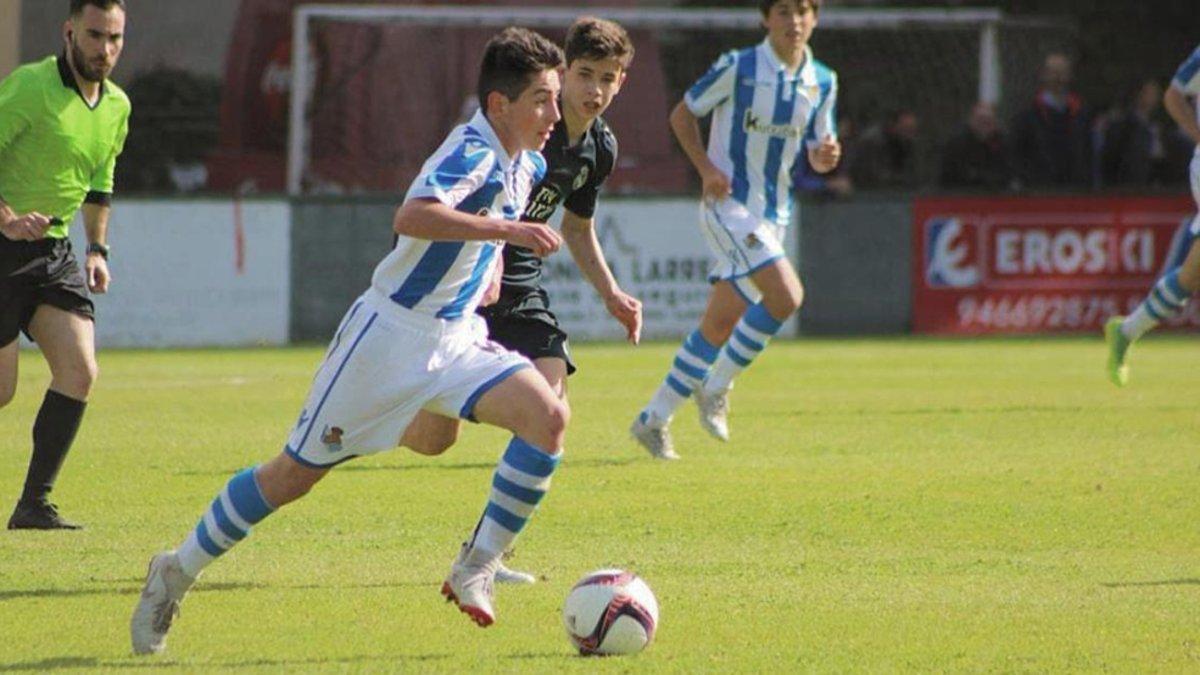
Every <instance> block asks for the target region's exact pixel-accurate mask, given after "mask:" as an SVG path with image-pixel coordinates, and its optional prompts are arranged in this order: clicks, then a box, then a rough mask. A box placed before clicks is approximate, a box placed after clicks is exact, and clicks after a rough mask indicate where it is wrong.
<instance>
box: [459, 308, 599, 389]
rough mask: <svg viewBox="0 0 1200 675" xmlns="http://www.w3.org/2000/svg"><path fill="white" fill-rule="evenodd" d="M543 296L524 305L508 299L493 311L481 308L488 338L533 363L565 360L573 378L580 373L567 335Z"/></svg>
mask: <svg viewBox="0 0 1200 675" xmlns="http://www.w3.org/2000/svg"><path fill="white" fill-rule="evenodd" d="M539 295H540V296H541V297H540V298H539V297H527V298H525V299H524V300H525V301H523V302H521V301H518V302H513V301H512V300H510V299H507V298H505V299H501V301H500V302H498V303H496V304H495V305H492V306H491V307H483V308H480V310H479V313H480V314H481V315H483V318H484V319H485V320H486V321H487V326H488V338H489V339H491V340H492V341H493V342H495V343H497V344H499V345H500V346H502V347H504V348H505V349H508V350H510V351H514V352H516V353H518V354H520V355H522V356H524V357H525V358H527V359H529V360H531V361H533V360H536V359H542V358H555V359H562V360H563V361H564V362H566V364H567V375H571V374H572V373H574V372H575V370H576V369H575V363H574V362H573V361H571V354H570V351H569V350H568V348H567V333H566V331H564V330H563V329H562V328H560V327H559V325H558V318H557V317H556V316H554V312H551V311H550V308H549V307H548V306H547V305H548V303H546V302H545V301H544V295H545V292H544V291H542V292H541V293H540V294H539ZM506 300H508V301H507V302H506ZM539 300H541V301H539Z"/></svg>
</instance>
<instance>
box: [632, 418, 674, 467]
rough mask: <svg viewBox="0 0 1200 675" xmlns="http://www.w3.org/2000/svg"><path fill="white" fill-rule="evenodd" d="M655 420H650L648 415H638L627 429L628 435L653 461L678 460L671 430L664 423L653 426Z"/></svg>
mask: <svg viewBox="0 0 1200 675" xmlns="http://www.w3.org/2000/svg"><path fill="white" fill-rule="evenodd" d="M655 422H658V420H657V418H656V419H653V420H652V419H650V413H646V412H643V413H640V414H638V416H637V417H635V418H634V420H633V425H632V426H630V427H629V433H630V434H632V435H633V438H634V440H636V441H637V442H638V444H639V445H641V446H642V447H643V448H645V449H646V451H647V452H649V453H650V456H652V457H654V458H655V459H667V460H670V459H679V455H677V454H676V453H675V443H674V441H672V440H671V429H670V427H668V426H667V424H666V423H665V422H663V423H660V424H655Z"/></svg>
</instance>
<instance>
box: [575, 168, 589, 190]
mask: <svg viewBox="0 0 1200 675" xmlns="http://www.w3.org/2000/svg"><path fill="white" fill-rule="evenodd" d="M589 173H590V172H589V171H588V168H587V167H586V166H585V167H583V168H582V169H580V170H579V175H578V176H575V182H574V183H573V184H572V185H571V189H573V190H578V189H579V188H581V187H583V184H584V183H586V182H587V179H588V175H589Z"/></svg>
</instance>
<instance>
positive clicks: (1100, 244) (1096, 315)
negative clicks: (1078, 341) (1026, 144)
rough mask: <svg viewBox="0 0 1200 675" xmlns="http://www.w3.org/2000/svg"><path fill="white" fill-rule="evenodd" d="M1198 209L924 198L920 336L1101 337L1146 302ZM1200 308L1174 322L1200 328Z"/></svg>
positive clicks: (1147, 201)
mask: <svg viewBox="0 0 1200 675" xmlns="http://www.w3.org/2000/svg"><path fill="white" fill-rule="evenodd" d="M1195 210H1196V207H1195V204H1194V203H1193V202H1192V200H1191V199H1189V198H1186V197H1124V198H1121V197H1110V198H1105V197H1046V198H1041V197H1037V198H1030V197H1007V198H995V197H992V198H918V199H917V200H916V201H915V202H914V203H913V256H914V257H913V263H914V264H913V280H912V281H913V330H914V332H917V333H935V334H982V333H1032V332H1055V331H1094V330H1098V329H1099V328H1100V326H1101V325H1103V323H1104V321H1105V319H1107V318H1108V317H1110V316H1113V315H1115V314H1126V313H1128V312H1129V311H1130V310H1132V309H1133V308H1134V307H1136V306H1137V305H1138V303H1140V302H1141V301H1142V299H1144V298H1145V296H1146V293H1147V292H1149V290H1150V287H1151V286H1153V285H1154V282H1155V281H1156V280H1157V279H1158V277H1159V276H1160V274H1161V273H1162V271H1163V265H1164V263H1165V262H1166V257H1167V254H1168V251H1169V250H1171V248H1172V247H1171V244H1172V239H1173V237H1175V235H1176V233H1177V231H1180V228H1181V225H1183V224H1184V223H1189V222H1190V221H1191V218H1192V216H1193V215H1194V214H1195ZM1198 305H1200V303H1190V304H1189V309H1188V311H1187V313H1186V315H1185V316H1184V317H1182V318H1180V319H1179V320H1178V321H1177V322H1175V325H1190V326H1200V307H1198Z"/></svg>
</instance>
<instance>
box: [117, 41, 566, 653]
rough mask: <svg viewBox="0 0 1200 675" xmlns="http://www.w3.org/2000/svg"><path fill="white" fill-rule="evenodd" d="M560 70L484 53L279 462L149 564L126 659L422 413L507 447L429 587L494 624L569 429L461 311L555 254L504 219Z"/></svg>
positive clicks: (152, 646)
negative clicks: (245, 553)
mask: <svg viewBox="0 0 1200 675" xmlns="http://www.w3.org/2000/svg"><path fill="white" fill-rule="evenodd" d="M562 61H563V57H562V51H561V50H560V49H559V48H558V47H557V46H555V45H554V44H553V43H551V42H549V41H548V40H546V39H545V38H543V37H541V36H539V35H537V34H536V33H532V32H530V31H527V30H524V29H517V28H510V29H508V30H505V31H504V32H502V33H501V34H499V35H498V36H496V37H495V38H493V39H492V41H491V42H489V43H488V46H487V49H486V52H485V55H484V59H483V65H482V67H481V69H480V76H479V89H478V93H479V98H480V101H481V106H482V107H481V110H480V112H479V113H477V114H476V115H475V117H474V118H472V119H471V120H470V122H468V123H467V124H465V125H462V126H459V127H457V128H455V129H454V131H452V132H451V134H450V136H449V137H448V138H447V139H446V141H445V142H444V143H443V144H442V146H441V147H440V148H438V150H437V151H436V152H435V153H434V154H433V156H431V157H430V159H429V160H428V161H427V162H426V163H425V165H424V167H423V168H422V170H421V173H420V175H418V176H417V178H416V180H414V181H413V184H412V186H411V187H410V188H409V191H408V195H407V196H406V198H405V201H404V204H403V205H402V206H401V207H400V208H399V209H398V210H397V212H396V216H395V219H394V223H393V228H394V230H395V232H396V234H398V235H399V237H398V240H397V243H396V246H395V248H394V249H393V250H392V252H391V253H390V254H389V255H388V256H387V257H386V258H384V260H383V261H382V262H381V263H380V264H379V266H378V267H376V268H375V274H374V277H373V278H372V282H371V287H370V288H369V289H367V291H366V292H364V293H363V295H362V296H361V297H360V298H359V299H358V301H357V302H356V303H354V305H353V306H352V307H351V308H350V310H349V311H348V312H347V314H346V317H345V318H344V319H343V320H342V324H341V326H340V327H339V329H338V331H337V334H336V335H335V336H334V338H333V342H332V343H331V344H330V346H329V350H328V351H327V352H326V355H325V361H324V363H323V364H322V365H321V367H320V369H319V370H318V371H317V375H316V377H315V378H314V381H313V387H312V390H311V391H310V393H309V396H308V400H307V401H306V403H305V405H304V408H303V410H302V412H301V413H300V419H299V421H298V422H297V423H296V426H295V428H294V429H293V431H292V434H291V437H290V438H289V439H288V442H287V445H286V447H285V448H284V451H283V452H282V453H280V454H279V455H278V456H277V457H275V458H274V459H272V460H271V461H269V462H267V463H265V464H262V465H260V466H258V467H255V468H251V469H246V470H245V471H242V472H241V473H239V474H237V475H236V476H234V477H233V478H232V479H231V480H230V481H229V482H228V484H226V486H225V487H224V489H222V490H221V492H220V493H219V494H218V495H217V497H216V499H215V500H214V501H213V502H212V504H211V505H210V506H209V507H208V509H207V510H206V511H205V512H204V514H203V516H202V517H201V519H200V522H199V523H198V524H197V525H196V527H195V529H194V530H193V531H192V533H191V534H190V535H189V536H188V537H187V538H186V539H185V540H184V542H183V543H182V544H181V545H180V546H179V549H178V550H177V551H168V552H165V553H161V554H159V555H156V556H154V558H153V559H152V560H151V562H150V570H149V573H148V575H147V578H146V585H145V588H144V590H143V591H142V594H141V598H140V600H139V602H138V605H137V608H136V609H135V611H134V614H133V618H132V621H131V626H130V629H131V637H132V642H133V650H134V652H136V653H139V654H146V653H154V652H159V651H162V649H163V648H164V646H165V641H166V636H167V631H168V630H169V629H170V627H171V623H172V620H173V618H174V617H175V615H176V614H177V613H178V611H179V603H180V602H181V601H182V600H183V596H184V594H185V593H186V592H187V590H188V588H189V587H190V586H191V585H192V583H193V582H194V580H195V579H196V578H197V577H198V576H199V574H200V572H201V570H203V569H204V568H205V567H206V566H207V565H209V564H210V563H212V562H213V560H215V559H216V558H217V557H218V556H220V555H222V554H224V553H225V552H227V551H228V550H229V549H231V548H233V546H234V545H236V544H237V543H238V542H239V541H241V540H242V539H244V538H245V537H246V536H247V535H248V534H249V532H250V528H251V527H252V526H253V525H255V524H257V523H258V522H259V521H261V520H263V519H264V518H266V517H267V516H269V515H271V514H272V513H273V512H274V511H275V510H277V509H279V508H280V507H282V506H284V505H285V504H288V503H290V502H292V501H295V500H297V499H299V498H301V497H303V496H304V495H305V494H307V492H308V491H309V490H310V489H311V488H312V487H313V486H314V485H315V484H316V483H317V482H318V481H320V480H321V478H323V477H324V476H325V475H326V474H327V473H328V472H329V470H330V469H331V468H332V467H334V466H335V465H337V464H340V463H342V462H344V461H347V460H349V459H353V458H354V457H357V456H360V455H365V454H371V453H376V452H381V451H384V450H388V449H391V448H394V447H396V445H397V442H398V441H399V440H400V437H401V434H403V433H404V430H405V429H406V428H407V427H408V425H409V422H411V421H412V419H413V418H414V417H415V416H416V415H417V413H418V411H420V410H422V409H426V410H432V411H434V412H436V413H438V414H442V415H446V416H453V417H461V418H464V419H470V420H478V421H480V422H484V423H487V424H491V425H494V426H498V427H502V428H504V429H507V430H509V431H511V432H512V433H513V437H512V439H511V441H510V442H509V444H508V447H507V449H506V450H505V452H504V454H503V456H502V457H501V458H500V461H499V464H498V465H497V467H496V472H495V474H494V476H493V478H492V482H491V486H490V488H489V495H488V501H487V505H486V507H485V509H484V512H483V515H482V516H481V517H480V519H479V521H478V524H477V525H476V527H475V531H474V534H473V535H472V536H471V538H470V540H469V542H468V546H467V548H466V550H465V551H463V552H461V553H460V555H459V556H458V557H457V558H455V560H454V562H453V564H452V566H451V572H450V575H449V577H448V578H447V579H446V581H445V583H444V584H443V586H442V593H443V594H444V595H446V597H447V598H448V599H450V600H453V601H455V602H456V603H457V604H458V606H459V608H460V609H461V610H462V611H463V612H465V613H466V614H468V615H469V616H470V617H471V618H472V619H473V620H475V622H476V623H478V624H480V625H481V626H487V625H490V624H491V623H492V622H493V621H494V619H495V611H494V609H493V607H492V586H493V578H494V575H495V571H496V568H497V566H498V565H499V564H500V557H501V554H502V553H503V552H504V551H506V550H508V549H509V548H510V547H511V545H512V543H513V541H514V540H515V539H516V536H517V533H518V532H520V531H521V529H522V528H523V527H524V525H525V523H526V521H527V520H528V519H529V518H530V517H531V516H532V515H533V511H534V509H535V508H536V506H537V504H538V502H539V501H541V499H542V497H543V496H545V494H546V491H547V489H548V488H549V486H550V477H551V475H552V474H553V473H554V470H555V468H556V467H557V465H558V461H559V456H560V454H561V451H562V438H563V433H564V431H565V429H566V424H567V418H568V416H569V414H568V412H567V409H566V407H565V406H564V405H563V404H562V402H561V401H560V400H559V399H558V396H557V395H556V394H555V393H554V391H553V390H552V389H551V388H550V386H549V385H548V384H547V383H546V380H545V378H544V377H542V376H541V375H540V374H539V373H538V372H537V371H536V370H534V369H533V367H532V364H530V362H529V360H528V359H526V358H525V357H523V356H520V355H518V354H514V353H512V352H509V351H506V350H505V349H503V348H502V347H500V346H499V345H496V344H494V343H492V342H488V341H487V338H486V330H485V328H484V325H483V319H482V318H480V317H478V316H477V315H476V314H475V309H476V307H477V306H478V305H479V304H480V303H481V302H483V301H484V300H485V295H488V296H491V297H490V300H492V301H494V300H495V298H496V297H498V295H499V283H500V280H499V270H500V268H499V265H498V264H497V261H498V259H499V251H500V244H499V243H498V242H499V241H503V242H507V243H512V244H519V245H521V246H524V247H526V248H529V249H531V250H533V251H534V252H536V253H538V254H539V255H547V254H549V253H551V252H553V251H554V250H556V249H557V248H558V247H559V245H560V243H561V239H560V238H559V236H558V234H557V233H555V232H554V230H552V229H550V228H549V227H547V226H546V225H544V224H540V223H524V222H521V221H520V220H519V218H520V215H521V212H522V211H523V210H524V207H525V204H526V202H527V201H528V198H529V192H530V190H531V189H532V187H533V185H535V184H536V183H537V182H538V181H539V180H540V179H541V178H542V177H543V175H544V174H545V171H546V165H545V161H544V160H543V159H542V157H541V155H540V154H538V152H537V150H539V149H540V148H541V147H542V146H543V145H544V144H545V142H546V140H547V139H548V138H549V137H550V135H551V132H552V130H553V128H554V125H555V123H557V122H558V120H559V118H560V115H559V111H558V106H557V97H558V92H559V75H558V68H559V66H561V65H562Z"/></svg>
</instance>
